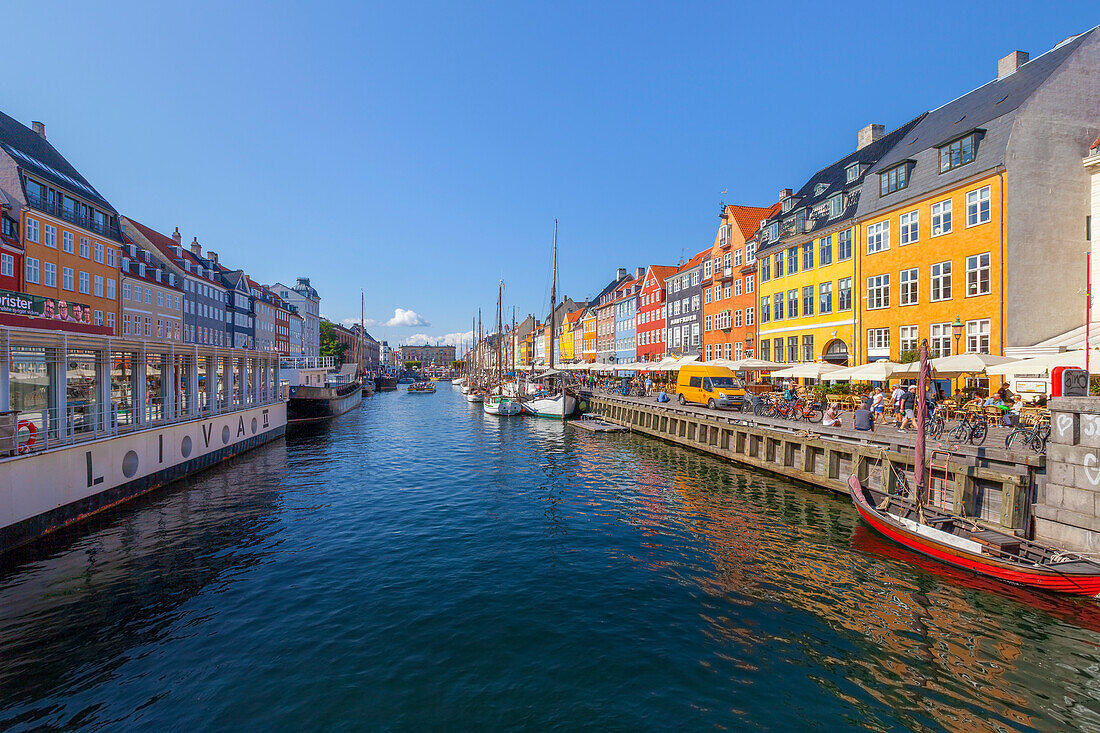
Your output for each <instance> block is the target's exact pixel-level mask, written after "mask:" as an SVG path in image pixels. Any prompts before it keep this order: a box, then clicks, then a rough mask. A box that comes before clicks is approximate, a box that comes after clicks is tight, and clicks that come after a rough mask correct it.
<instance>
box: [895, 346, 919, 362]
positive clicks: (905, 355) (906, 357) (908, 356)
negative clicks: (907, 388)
mask: <svg viewBox="0 0 1100 733" xmlns="http://www.w3.org/2000/svg"><path fill="white" fill-rule="evenodd" d="M919 359H920V351H918V350H917V349H910V350H909V351H903V352H901V354H900V355H899V356H898V363H899V364H912V363H913V362H914V361H918V360H919Z"/></svg>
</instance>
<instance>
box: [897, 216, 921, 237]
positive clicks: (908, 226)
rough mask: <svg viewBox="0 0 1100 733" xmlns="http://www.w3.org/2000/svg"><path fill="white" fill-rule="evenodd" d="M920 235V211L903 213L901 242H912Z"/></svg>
mask: <svg viewBox="0 0 1100 733" xmlns="http://www.w3.org/2000/svg"><path fill="white" fill-rule="evenodd" d="M919 236H920V212H918V211H910V212H908V213H906V214H902V215H901V243H902V244H912V243H913V242H915V241H917V238H918V237H919Z"/></svg>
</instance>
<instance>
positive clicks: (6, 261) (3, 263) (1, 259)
mask: <svg viewBox="0 0 1100 733" xmlns="http://www.w3.org/2000/svg"><path fill="white" fill-rule="evenodd" d="M0 275H3V276H5V277H15V255H9V254H0Z"/></svg>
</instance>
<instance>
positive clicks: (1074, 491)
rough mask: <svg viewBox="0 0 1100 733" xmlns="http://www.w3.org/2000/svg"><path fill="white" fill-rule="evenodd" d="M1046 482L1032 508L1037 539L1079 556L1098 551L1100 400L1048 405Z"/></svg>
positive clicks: (1061, 400)
mask: <svg viewBox="0 0 1100 733" xmlns="http://www.w3.org/2000/svg"><path fill="white" fill-rule="evenodd" d="M1048 406H1049V407H1050V442H1049V443H1048V444H1047V480H1046V482H1045V485H1044V486H1042V487H1041V488H1040V491H1039V495H1038V500H1037V502H1036V505H1035V509H1034V513H1035V538H1036V539H1038V540H1040V541H1044V542H1049V543H1051V544H1056V545H1059V546H1061V547H1065V548H1067V549H1071V550H1078V551H1081V552H1095V551H1098V550H1100V397H1055V398H1053V399H1051V401H1050V404H1049V405H1048Z"/></svg>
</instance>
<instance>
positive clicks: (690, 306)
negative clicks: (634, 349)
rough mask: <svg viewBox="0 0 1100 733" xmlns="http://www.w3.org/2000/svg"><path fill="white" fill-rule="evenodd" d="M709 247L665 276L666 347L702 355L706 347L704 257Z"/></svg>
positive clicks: (672, 352)
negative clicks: (704, 340) (703, 281)
mask: <svg viewBox="0 0 1100 733" xmlns="http://www.w3.org/2000/svg"><path fill="white" fill-rule="evenodd" d="M709 256H710V249H709V248H708V249H705V250H703V251H702V252H700V253H699V254H697V255H695V256H694V257H692V258H691V259H690V260H688V261H687V262H685V263H684V264H683V265H681V266H680V268H679V269H678V270H676V272H674V273H673V274H671V275H669V276H668V277H667V278H665V309H666V310H665V328H666V330H667V333H666V334H665V351H666V352H667V353H669V354H670V355H672V356H699V354H700V353H701V352H702V349H703V286H702V284H701V283H702V278H703V261H704V260H705V259H707V258H708V257H709Z"/></svg>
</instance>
